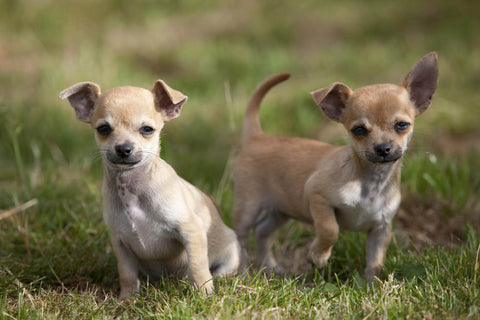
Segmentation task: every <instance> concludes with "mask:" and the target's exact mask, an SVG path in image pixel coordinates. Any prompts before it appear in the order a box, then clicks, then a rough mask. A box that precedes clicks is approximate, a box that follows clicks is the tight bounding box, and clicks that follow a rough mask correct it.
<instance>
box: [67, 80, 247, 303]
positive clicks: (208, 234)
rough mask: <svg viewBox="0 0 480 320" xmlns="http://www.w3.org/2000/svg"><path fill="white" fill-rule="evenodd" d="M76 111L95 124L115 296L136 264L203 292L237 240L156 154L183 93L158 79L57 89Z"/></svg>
mask: <svg viewBox="0 0 480 320" xmlns="http://www.w3.org/2000/svg"><path fill="white" fill-rule="evenodd" d="M59 97H60V98H61V99H65V98H68V100H69V101H70V104H71V105H72V107H73V108H74V109H75V114H76V117H77V118H78V119H79V120H81V121H83V122H86V123H89V124H90V126H91V127H92V128H93V129H94V130H95V132H96V134H95V139H96V142H97V145H98V147H99V149H100V153H101V156H102V160H103V166H104V179H103V188H102V193H103V216H104V220H105V222H106V224H107V226H108V227H109V229H110V231H111V241H112V246H113V249H114V251H115V255H116V257H117V260H118V271H119V275H120V287H121V291H120V298H122V299H125V298H129V297H130V296H131V294H133V293H135V292H137V291H138V290H139V278H138V271H141V272H142V273H144V274H145V275H147V276H149V277H150V278H153V279H158V278H159V277H161V276H165V275H176V276H179V277H184V276H188V277H189V278H190V279H191V281H192V282H193V285H194V286H195V287H197V288H200V289H201V290H202V291H203V292H206V293H210V292H212V291H213V289H214V285H213V282H212V274H214V275H218V276H220V275H230V274H234V273H236V272H237V269H238V267H239V263H240V252H241V250H240V245H239V243H238V240H237V237H236V235H235V233H234V231H233V230H231V229H229V228H228V227H227V226H226V225H225V224H224V223H223V221H222V219H221V217H220V212H219V210H218V208H217V207H216V205H215V203H214V202H213V200H212V199H211V198H210V197H209V196H207V195H206V194H204V193H203V192H201V191H200V190H199V189H197V188H196V187H194V186H193V185H191V184H190V183H188V182H187V181H185V180H183V179H182V178H181V177H179V176H178V175H177V174H176V172H175V171H174V169H173V168H172V167H171V166H170V165H168V164H167V163H166V162H165V161H164V160H162V159H161V158H160V156H159V152H160V131H161V130H162V128H163V125H164V123H165V122H167V121H169V120H171V119H174V118H176V117H178V116H179V115H180V111H181V108H182V106H183V104H184V103H185V102H186V101H187V97H186V96H185V95H183V94H182V93H181V92H179V91H176V90H174V89H172V88H170V87H169V86H168V85H167V84H166V83H165V82H164V81H162V80H157V81H156V83H155V85H154V86H153V89H152V91H148V90H146V89H142V88H137V87H130V86H126V87H116V88H113V89H110V90H107V91H105V92H104V93H101V91H100V87H99V86H98V85H97V84H95V83H92V82H81V83H77V84H75V85H73V86H72V87H69V88H67V89H65V90H63V91H62V92H61V93H60V94H59Z"/></svg>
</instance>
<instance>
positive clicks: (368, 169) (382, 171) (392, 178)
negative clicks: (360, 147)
mask: <svg viewBox="0 0 480 320" xmlns="http://www.w3.org/2000/svg"><path fill="white" fill-rule="evenodd" d="M352 156H353V158H354V164H355V174H356V176H357V177H358V178H359V180H360V181H361V183H362V194H363V196H365V197H374V196H377V195H379V194H381V193H382V192H383V191H384V190H386V189H388V188H392V187H394V188H396V187H397V186H398V185H399V183H400V173H401V167H402V158H400V159H398V160H396V161H394V162H387V163H373V162H370V161H368V160H366V159H363V158H360V157H359V156H358V155H356V154H355V153H353V152H352Z"/></svg>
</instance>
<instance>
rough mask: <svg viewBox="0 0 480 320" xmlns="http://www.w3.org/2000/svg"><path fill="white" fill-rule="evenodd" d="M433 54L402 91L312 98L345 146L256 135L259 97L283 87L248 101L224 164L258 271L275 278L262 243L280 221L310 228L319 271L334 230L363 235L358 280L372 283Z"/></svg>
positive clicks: (379, 87) (428, 94)
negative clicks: (231, 158)
mask: <svg viewBox="0 0 480 320" xmlns="http://www.w3.org/2000/svg"><path fill="white" fill-rule="evenodd" d="M437 60H438V58H437V54H436V53H433V52H432V53H429V54H427V55H426V56H424V57H423V58H422V59H420V61H418V62H417V63H416V64H415V66H414V67H413V69H412V70H411V71H410V72H409V73H408V75H407V76H406V78H405V80H404V81H403V84H402V85H401V86H397V85H394V84H375V85H370V86H366V87H363V88H359V89H357V90H355V91H352V90H351V89H350V88H349V87H347V86H346V85H344V84H342V83H338V82H337V83H333V84H332V85H330V86H329V87H327V88H323V89H319V90H316V91H314V92H312V93H311V94H312V97H313V100H314V101H315V103H316V104H317V105H319V106H320V108H321V109H322V111H323V112H324V114H325V115H326V116H327V117H329V118H330V119H332V120H335V121H337V122H340V123H342V124H343V125H344V126H345V129H346V130H347V132H348V135H349V141H350V143H349V145H347V146H341V147H337V146H332V145H329V144H326V143H323V142H320V141H315V140H308V139H301V138H296V137H271V136H267V135H265V134H264V133H263V131H262V129H261V126H260V122H259V118H258V112H259V107H260V102H261V100H262V98H263V96H264V95H265V94H266V92H267V91H268V90H269V89H270V88H271V87H273V86H274V85H276V84H277V83H279V82H281V81H284V80H286V79H288V77H289V75H288V74H279V75H275V76H272V77H271V78H269V79H267V80H266V81H265V82H263V83H262V84H260V86H259V87H258V88H257V89H256V91H255V92H254V94H253V96H252V99H251V101H250V104H249V106H248V109H247V111H246V113H245V118H244V124H243V140H242V145H241V149H240V151H239V153H238V155H237V157H236V160H235V164H234V171H233V174H234V182H235V184H234V186H235V207H234V224H235V229H236V232H237V235H238V237H239V240H240V244H241V245H242V247H243V248H246V247H247V240H248V235H249V232H250V230H251V229H254V230H255V240H256V262H257V266H258V267H259V268H265V269H267V270H271V269H274V270H275V271H276V272H281V270H279V269H280V268H279V267H278V266H277V262H276V261H275V258H274V257H273V255H272V251H271V239H270V238H271V235H272V234H273V233H274V231H275V230H277V229H278V228H279V227H280V226H282V225H283V224H285V223H286V222H287V221H288V220H289V219H290V218H295V219H298V220H300V221H303V222H307V223H311V224H313V226H314V229H315V233H316V237H315V239H314V241H313V243H312V244H311V247H310V252H309V256H310V257H311V258H312V259H313V261H314V262H315V264H316V265H317V266H318V267H320V268H322V267H324V266H325V264H326V263H327V261H328V258H329V257H330V254H331V252H332V247H333V245H334V244H335V242H336V241H337V239H338V233H339V231H340V230H353V231H366V232H367V244H366V260H367V261H366V269H365V278H366V279H367V280H368V281H369V282H372V281H373V279H374V277H375V276H376V275H378V272H379V271H380V268H381V266H382V265H383V262H384V260H385V254H386V250H387V246H388V243H389V241H390V233H391V224H392V219H393V217H394V216H395V214H396V212H397V209H398V207H399V204H400V170H401V166H402V156H403V154H404V153H405V151H406V150H407V145H408V142H409V141H410V138H411V137H412V133H413V122H414V120H415V117H417V116H418V115H420V114H421V113H422V112H424V111H425V110H426V109H427V108H428V106H429V105H430V102H431V99H432V95H433V93H434V92H435V89H436V88H437V83H438V62H437Z"/></svg>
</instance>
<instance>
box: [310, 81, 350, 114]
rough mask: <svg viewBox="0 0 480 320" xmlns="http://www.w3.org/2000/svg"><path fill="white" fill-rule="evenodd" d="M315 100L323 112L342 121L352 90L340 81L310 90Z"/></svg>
mask: <svg viewBox="0 0 480 320" xmlns="http://www.w3.org/2000/svg"><path fill="white" fill-rule="evenodd" d="M310 94H311V95H312V98H313V101H315V103H316V104H317V105H318V106H319V107H320V108H321V109H322V111H323V113H325V115H326V116H327V117H329V118H330V119H332V120H335V121H338V122H342V120H343V116H344V115H345V109H346V105H347V100H348V98H349V97H350V95H351V94H352V90H351V89H350V88H349V87H347V86H346V85H344V84H343V83H340V82H335V83H333V84H332V85H330V86H328V87H326V88H323V89H318V90H315V91H312V92H310Z"/></svg>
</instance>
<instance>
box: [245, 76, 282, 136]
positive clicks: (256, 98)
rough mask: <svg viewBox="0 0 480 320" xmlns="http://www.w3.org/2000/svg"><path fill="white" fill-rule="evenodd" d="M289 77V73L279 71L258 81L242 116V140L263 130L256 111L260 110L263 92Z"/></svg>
mask: <svg viewBox="0 0 480 320" xmlns="http://www.w3.org/2000/svg"><path fill="white" fill-rule="evenodd" d="M288 78H290V74H289V73H279V74H276V75H273V76H271V77H269V78H268V79H266V80H265V81H263V82H262V83H260V85H259V86H258V87H257V88H256V89H255V91H254V92H253V95H252V97H251V98H250V102H249V103H248V107H247V111H245V116H244V118H243V141H244V142H246V141H248V140H249V139H250V138H251V137H253V136H256V135H259V134H262V133H263V130H262V127H261V126H260V119H259V116H258V112H259V110H260V103H261V102H262V99H263V97H264V96H265V94H266V93H267V92H268V90H270V89H271V88H272V87H273V86H275V85H276V84H278V83H280V82H282V81H285V80H287V79H288Z"/></svg>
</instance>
